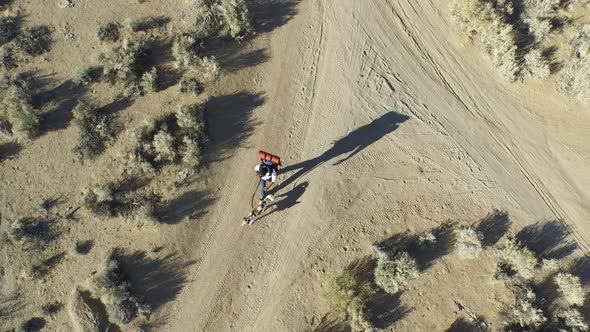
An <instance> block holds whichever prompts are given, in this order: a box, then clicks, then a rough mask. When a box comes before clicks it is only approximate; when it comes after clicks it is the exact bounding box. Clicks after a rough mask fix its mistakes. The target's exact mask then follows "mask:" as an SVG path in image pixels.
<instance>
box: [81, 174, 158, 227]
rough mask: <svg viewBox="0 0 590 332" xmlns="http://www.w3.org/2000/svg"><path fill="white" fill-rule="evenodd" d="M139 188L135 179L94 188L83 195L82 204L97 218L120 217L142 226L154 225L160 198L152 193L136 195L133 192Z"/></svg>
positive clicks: (139, 184) (138, 181)
mask: <svg viewBox="0 0 590 332" xmlns="http://www.w3.org/2000/svg"><path fill="white" fill-rule="evenodd" d="M140 186H141V183H140V180H139V179H137V178H129V179H126V180H122V181H118V182H110V183H107V184H105V185H102V186H96V187H94V188H92V189H90V190H87V191H86V192H85V193H84V196H83V200H82V204H83V206H84V207H86V209H88V211H90V212H91V213H92V214H94V215H95V216H98V217H103V218H110V217H121V218H127V219H133V220H136V221H139V222H142V223H144V224H156V223H157V222H158V220H157V217H156V215H155V214H156V206H157V205H158V204H159V202H160V197H159V196H158V195H156V194H152V193H148V194H139V193H136V192H135V190H136V189H138V187H140Z"/></svg>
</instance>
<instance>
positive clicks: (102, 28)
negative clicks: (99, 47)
mask: <svg viewBox="0 0 590 332" xmlns="http://www.w3.org/2000/svg"><path fill="white" fill-rule="evenodd" d="M120 30H121V24H119V23H117V22H108V23H104V24H100V25H99V26H98V29H96V37H98V40H100V41H101V42H116V41H117V40H119V37H120V35H121V32H120Z"/></svg>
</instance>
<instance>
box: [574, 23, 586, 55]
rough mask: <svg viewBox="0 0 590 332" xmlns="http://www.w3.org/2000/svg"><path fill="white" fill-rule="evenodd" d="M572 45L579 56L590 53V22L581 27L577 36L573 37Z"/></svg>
mask: <svg viewBox="0 0 590 332" xmlns="http://www.w3.org/2000/svg"><path fill="white" fill-rule="evenodd" d="M571 45H572V47H573V48H574V51H575V55H576V57H577V58H580V59H581V58H585V57H586V56H588V54H589V53H590V24H585V25H583V26H582V27H581V28H580V31H579V32H578V33H577V35H576V37H575V38H574V39H572V41H571Z"/></svg>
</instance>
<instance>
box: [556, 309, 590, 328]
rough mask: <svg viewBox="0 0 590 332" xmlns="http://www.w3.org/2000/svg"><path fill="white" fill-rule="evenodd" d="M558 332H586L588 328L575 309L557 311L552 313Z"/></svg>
mask: <svg viewBox="0 0 590 332" xmlns="http://www.w3.org/2000/svg"><path fill="white" fill-rule="evenodd" d="M554 316H555V320H556V321H557V322H556V326H558V331H570V332H587V331H590V326H588V323H587V322H586V319H585V318H584V316H583V315H582V314H581V313H580V311H579V310H578V309H576V308H568V309H558V310H557V311H556V312H554Z"/></svg>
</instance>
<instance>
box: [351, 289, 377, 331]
mask: <svg viewBox="0 0 590 332" xmlns="http://www.w3.org/2000/svg"><path fill="white" fill-rule="evenodd" d="M346 314H347V316H348V322H349V324H350V328H351V329H352V331H359V332H370V331H376V330H377V329H376V328H375V326H374V325H373V323H372V322H371V321H370V320H369V317H368V316H367V313H366V311H365V302H364V301H363V300H362V299H361V298H358V297H356V298H354V299H353V300H352V301H351V302H350V304H349V305H348V307H347V308H346Z"/></svg>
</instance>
